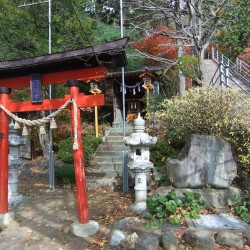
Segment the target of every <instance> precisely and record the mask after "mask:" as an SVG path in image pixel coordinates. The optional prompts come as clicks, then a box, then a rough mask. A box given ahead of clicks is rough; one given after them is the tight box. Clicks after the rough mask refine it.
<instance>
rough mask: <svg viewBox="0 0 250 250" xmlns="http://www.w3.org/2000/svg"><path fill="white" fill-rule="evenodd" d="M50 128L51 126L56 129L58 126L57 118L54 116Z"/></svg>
mask: <svg viewBox="0 0 250 250" xmlns="http://www.w3.org/2000/svg"><path fill="white" fill-rule="evenodd" d="M50 128H51V129H56V128H57V125H56V120H55V118H54V117H53V118H52V119H51V122H50Z"/></svg>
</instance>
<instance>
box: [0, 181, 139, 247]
mask: <svg viewBox="0 0 250 250" xmlns="http://www.w3.org/2000/svg"><path fill="white" fill-rule="evenodd" d="M19 190H20V191H19V193H20V194H22V195H24V197H25V199H24V201H23V202H22V203H21V204H20V205H18V206H16V207H13V208H11V209H10V210H13V211H14V212H15V215H16V218H15V220H14V221H13V222H12V223H11V224H10V225H8V226H7V227H4V228H2V229H1V232H0V249H10V250H12V249H13V250H14V249H15V250H20V249H44V250H47V249H48V250H49V249H58V250H59V249H60V250H67V249H69V250H74V249H116V248H112V247H110V246H109V245H108V242H109V239H110V230H111V229H112V226H113V225H114V224H115V223H116V222H117V221H118V220H120V219H122V218H124V217H127V216H134V215H135V214H132V213H129V212H128V211H127V208H128V206H129V205H130V204H131V203H132V202H133V201H132V198H131V195H124V194H123V193H122V192H119V191H117V192H116V191H109V190H95V191H89V192H88V205H89V214H90V219H91V220H95V221H98V223H99V226H100V230H99V232H98V233H97V234H96V235H94V236H91V237H88V238H80V237H75V236H74V235H72V234H71V232H70V231H69V226H70V224H71V223H73V222H74V221H76V220H77V210H76V196H75V190H74V188H72V187H63V186H56V190H55V192H50V191H48V181H47V180H45V179H40V180H39V179H37V178H32V177H27V176H21V178H20V181H19Z"/></svg>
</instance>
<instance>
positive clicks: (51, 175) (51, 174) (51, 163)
mask: <svg viewBox="0 0 250 250" xmlns="http://www.w3.org/2000/svg"><path fill="white" fill-rule="evenodd" d="M51 2H52V0H44V1H38V2H31V3H24V4H22V5H19V6H18V7H27V6H32V5H37V4H42V3H48V54H51ZM51 98H52V90H51V85H49V99H51ZM50 113H51V110H50ZM54 172H55V171H54V151H53V134H52V129H51V128H50V130H49V185H50V190H51V191H54V190H55V174H54Z"/></svg>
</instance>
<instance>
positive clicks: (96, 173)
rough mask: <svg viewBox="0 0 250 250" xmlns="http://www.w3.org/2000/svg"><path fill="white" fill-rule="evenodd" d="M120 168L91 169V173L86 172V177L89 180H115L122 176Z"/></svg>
mask: <svg viewBox="0 0 250 250" xmlns="http://www.w3.org/2000/svg"><path fill="white" fill-rule="evenodd" d="M122 172H123V170H122V168H121V169H93V168H91V172H86V173H85V174H86V177H87V178H88V177H91V178H115V177H118V176H120V177H121V176H122Z"/></svg>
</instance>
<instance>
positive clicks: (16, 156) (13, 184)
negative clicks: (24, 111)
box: [8, 122, 26, 204]
mask: <svg viewBox="0 0 250 250" xmlns="http://www.w3.org/2000/svg"><path fill="white" fill-rule="evenodd" d="M25 143H26V138H21V137H20V136H19V135H18V134H17V130H16V129H14V123H13V122H11V124H10V125H9V180H8V203H9V204H18V203H20V202H21V201H22V200H23V196H22V195H21V194H18V168H19V167H20V166H21V165H22V161H21V160H20V146H21V145H24V144H25Z"/></svg>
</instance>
